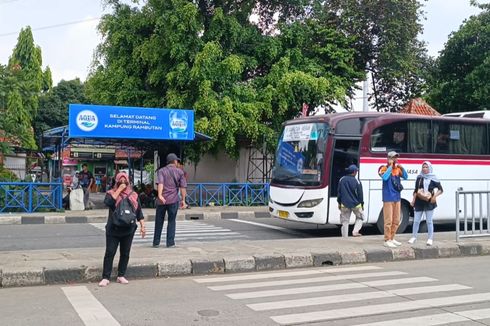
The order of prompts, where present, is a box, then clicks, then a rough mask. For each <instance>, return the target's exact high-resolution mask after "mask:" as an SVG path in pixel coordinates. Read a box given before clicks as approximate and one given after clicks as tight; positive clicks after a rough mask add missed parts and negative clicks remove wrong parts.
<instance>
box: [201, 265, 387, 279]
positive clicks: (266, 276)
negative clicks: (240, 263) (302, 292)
mask: <svg viewBox="0 0 490 326" xmlns="http://www.w3.org/2000/svg"><path fill="white" fill-rule="evenodd" d="M380 269H381V267H378V266H360V267H344V268H337V267H334V268H326V269H325V268H323V269H314V270H304V271H289V272H276V273H263V274H250V275H239V276H224V277H210V278H197V279H194V282H196V283H218V282H231V281H249V280H261V279H269V278H278V277H289V276H303V275H314V274H327V273H341V272H358V271H370V270H380Z"/></svg>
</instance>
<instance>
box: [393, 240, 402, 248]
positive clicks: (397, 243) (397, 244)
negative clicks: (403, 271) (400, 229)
mask: <svg viewBox="0 0 490 326" xmlns="http://www.w3.org/2000/svg"><path fill="white" fill-rule="evenodd" d="M391 242H393V244H394V245H395V246H397V247H399V246H401V245H402V243H401V242H400V241H396V240H395V239H393V240H391Z"/></svg>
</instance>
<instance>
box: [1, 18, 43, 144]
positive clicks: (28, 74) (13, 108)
mask: <svg viewBox="0 0 490 326" xmlns="http://www.w3.org/2000/svg"><path fill="white" fill-rule="evenodd" d="M51 83H52V80H51V71H50V70H49V68H46V71H45V72H43V71H42V59H41V48H39V47H38V46H36V45H35V44H34V39H33V37H32V31H31V28H30V27H26V28H24V29H22V30H21V31H20V33H19V37H18V39H17V44H16V46H15V48H14V50H13V52H12V55H11V56H10V59H9V62H8V65H7V66H3V65H0V113H2V115H3V117H4V119H2V123H1V125H0V129H2V130H3V131H4V133H5V134H6V136H7V138H11V139H13V138H15V139H18V140H20V143H21V144H20V146H21V147H23V148H25V149H36V142H35V140H34V130H33V128H32V121H33V119H34V117H35V116H36V114H37V110H38V105H39V103H38V98H39V95H40V94H41V92H42V91H46V90H48V89H49V88H51ZM2 148H3V149H4V150H5V148H6V147H5V146H2Z"/></svg>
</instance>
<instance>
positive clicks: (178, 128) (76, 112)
mask: <svg viewBox="0 0 490 326" xmlns="http://www.w3.org/2000/svg"><path fill="white" fill-rule="evenodd" d="M69 137H70V138H131V139H160V140H162V139H176V140H194V111H192V110H173V109H148V108H137V107H126V106H106V105H86V104H70V106H69Z"/></svg>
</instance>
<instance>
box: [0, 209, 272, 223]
mask: <svg viewBox="0 0 490 326" xmlns="http://www.w3.org/2000/svg"><path fill="white" fill-rule="evenodd" d="M266 216H267V217H270V214H269V212H268V211H265V210H264V211H234V212H188V211H183V212H179V213H178V214H177V220H178V221H184V220H205V221H206V220H207V221H213V220H222V219H223V220H224V219H232V218H263V217H266ZM145 220H146V221H149V222H152V221H155V215H154V214H148V215H146V216H145ZM106 221H107V213H104V214H100V215H90V213H88V214H87V215H83V212H80V214H78V215H66V214H65V215H52V214H49V213H48V214H46V215H44V216H41V215H10V214H0V225H14V224H15V225H17V224H76V223H80V224H82V223H105V222H106Z"/></svg>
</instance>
